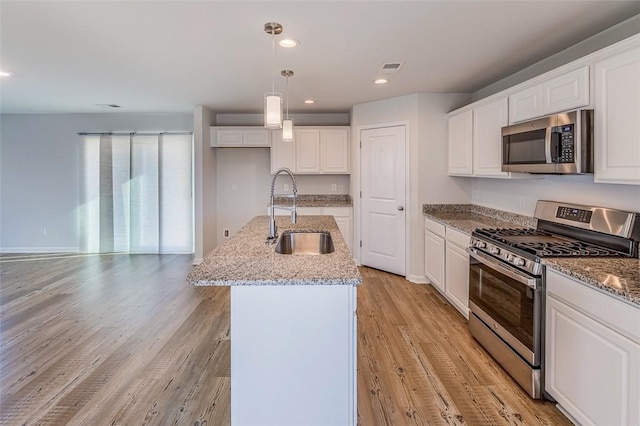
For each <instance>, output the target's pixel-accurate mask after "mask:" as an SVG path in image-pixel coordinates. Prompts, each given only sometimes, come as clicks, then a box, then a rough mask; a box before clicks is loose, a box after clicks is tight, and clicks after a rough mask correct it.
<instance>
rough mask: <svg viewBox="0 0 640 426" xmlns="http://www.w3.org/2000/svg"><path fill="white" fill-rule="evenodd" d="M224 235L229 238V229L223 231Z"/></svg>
mask: <svg viewBox="0 0 640 426" xmlns="http://www.w3.org/2000/svg"><path fill="white" fill-rule="evenodd" d="M222 236H223V237H225V238H229V230H228V229H225V230H224V231H222Z"/></svg>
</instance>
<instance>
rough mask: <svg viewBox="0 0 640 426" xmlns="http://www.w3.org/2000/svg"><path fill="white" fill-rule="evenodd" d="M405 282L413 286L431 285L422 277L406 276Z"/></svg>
mask: <svg viewBox="0 0 640 426" xmlns="http://www.w3.org/2000/svg"><path fill="white" fill-rule="evenodd" d="M407 281H410V282H412V283H414V284H431V282H430V281H429V280H428V279H427V277H425V276H424V275H407Z"/></svg>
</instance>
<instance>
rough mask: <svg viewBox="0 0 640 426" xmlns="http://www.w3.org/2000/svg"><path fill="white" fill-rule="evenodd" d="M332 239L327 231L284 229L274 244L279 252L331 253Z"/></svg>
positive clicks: (332, 248) (333, 248)
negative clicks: (293, 230)
mask: <svg viewBox="0 0 640 426" xmlns="http://www.w3.org/2000/svg"><path fill="white" fill-rule="evenodd" d="M334 251H335V247H334V246H333V239H332V238H331V234H330V233H328V232H292V231H284V232H283V233H282V235H281V236H280V239H279V240H278V244H277V245H276V253H280V254H311V255H317V254H328V253H333V252H334Z"/></svg>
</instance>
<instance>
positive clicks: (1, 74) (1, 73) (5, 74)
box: [0, 71, 11, 77]
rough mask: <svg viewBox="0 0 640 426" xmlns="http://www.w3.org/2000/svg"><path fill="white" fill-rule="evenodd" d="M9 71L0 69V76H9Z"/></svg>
mask: <svg viewBox="0 0 640 426" xmlns="http://www.w3.org/2000/svg"><path fill="white" fill-rule="evenodd" d="M10 76H11V73H10V72H7V71H0V77H10Z"/></svg>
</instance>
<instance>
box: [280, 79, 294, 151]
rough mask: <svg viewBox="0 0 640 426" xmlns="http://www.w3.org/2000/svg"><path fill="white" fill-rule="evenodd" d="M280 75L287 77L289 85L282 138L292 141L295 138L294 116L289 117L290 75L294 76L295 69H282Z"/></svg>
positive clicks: (287, 87) (287, 86)
mask: <svg viewBox="0 0 640 426" xmlns="http://www.w3.org/2000/svg"><path fill="white" fill-rule="evenodd" d="M280 75H282V76H283V77H286V78H287V85H286V97H287V101H286V102H287V115H286V118H285V119H284V120H282V140H283V141H292V140H293V118H289V77H293V71H291V70H282V71H281V72H280Z"/></svg>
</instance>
